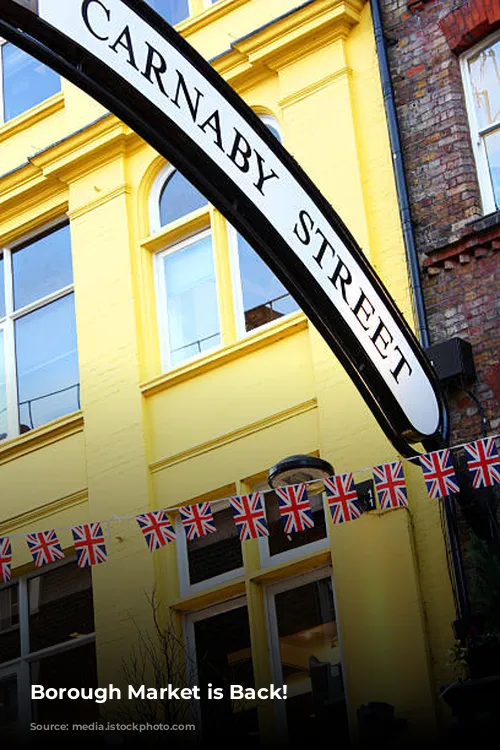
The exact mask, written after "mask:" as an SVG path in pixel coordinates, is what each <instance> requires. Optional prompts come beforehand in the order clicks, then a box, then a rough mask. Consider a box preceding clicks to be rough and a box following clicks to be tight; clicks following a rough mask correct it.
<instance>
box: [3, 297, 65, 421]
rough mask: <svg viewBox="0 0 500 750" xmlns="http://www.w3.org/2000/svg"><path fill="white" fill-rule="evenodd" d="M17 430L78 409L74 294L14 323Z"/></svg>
mask: <svg viewBox="0 0 500 750" xmlns="http://www.w3.org/2000/svg"><path fill="white" fill-rule="evenodd" d="M15 336H16V357H17V383H18V391H19V419H20V422H21V432H23V431H26V430H27V429H29V430H31V429H33V428H34V427H38V426H39V425H41V424H45V423H46V422H49V421H50V420H51V419H56V418H57V417H61V416H62V415H64V414H69V413H70V412H72V411H76V410H77V409H79V408H80V407H79V375H78V354H77V349H76V329H75V308H74V295H73V294H68V295H66V297H62V298H61V299H58V300H56V301H55V302H52V303H51V304H50V305H45V307H42V308H40V309H39V310H35V311H34V312H32V313H29V315H24V316H23V317H22V318H19V320H16V324H15Z"/></svg>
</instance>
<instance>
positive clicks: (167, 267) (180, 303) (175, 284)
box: [163, 237, 220, 365]
mask: <svg viewBox="0 0 500 750" xmlns="http://www.w3.org/2000/svg"><path fill="white" fill-rule="evenodd" d="M163 264H164V274H165V289H166V295H167V314H168V335H169V344H170V358H171V364H172V365H176V364H178V363H179V362H182V361H184V360H185V359H189V358H190V357H193V356H195V355H197V354H200V353H201V352H203V351H205V350H207V349H211V348H213V347H214V346H217V345H218V344H220V334H219V314H218V310H217V290H216V286H215V272H214V262H213V253H212V238H211V237H205V238H203V239H201V240H198V241H196V242H194V243H193V244H191V245H189V246H188V247H186V248H184V249H183V250H179V251H177V252H174V253H172V254H171V255H167V256H166V257H164V258H163Z"/></svg>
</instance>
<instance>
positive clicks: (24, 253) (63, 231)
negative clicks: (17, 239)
mask: <svg viewBox="0 0 500 750" xmlns="http://www.w3.org/2000/svg"><path fill="white" fill-rule="evenodd" d="M12 274H13V277H14V307H15V309H16V310H19V309H20V308H21V307H24V306H25V305H28V304H29V303H30V302H35V301H36V300H38V299H41V298H42V297H45V296H46V295H47V294H51V293H52V292H55V291H57V290H58V289H62V288H63V287H65V286H68V285H69V284H72V283H73V269H72V265H71V242H70V236H69V225H68V224H65V225H64V226H63V227H59V228H58V229H56V230H54V231H52V232H49V233H48V234H46V235H44V236H43V237H40V238H39V239H37V240H35V241H34V242H30V243H29V245H26V246H25V247H22V248H19V249H18V250H16V251H15V252H13V253H12Z"/></svg>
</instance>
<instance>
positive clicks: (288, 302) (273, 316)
mask: <svg viewBox="0 0 500 750" xmlns="http://www.w3.org/2000/svg"><path fill="white" fill-rule="evenodd" d="M238 253H239V261H240V276H241V287H242V293H243V310H244V313H245V330H246V331H251V330H253V329H254V328H258V327H259V326H262V325H264V324H265V323H269V322H271V321H272V320H277V319H278V318H281V317H283V315H287V314H288V313H291V312H294V311H295V310H298V309H299V306H298V305H297V303H296V302H295V300H294V299H293V297H292V296H291V295H290V294H289V293H288V292H287V290H286V289H285V287H284V286H283V284H282V283H281V281H278V279H277V278H276V276H275V275H274V273H273V272H272V271H271V269H270V268H269V267H268V266H267V265H266V264H265V263H264V261H263V260H261V258H260V257H259V256H258V255H257V253H256V252H255V250H254V249H253V248H252V247H251V246H250V245H249V244H248V242H247V241H246V240H245V239H244V238H243V237H242V236H241V235H238Z"/></svg>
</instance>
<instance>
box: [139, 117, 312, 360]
mask: <svg viewBox="0 0 500 750" xmlns="http://www.w3.org/2000/svg"><path fill="white" fill-rule="evenodd" d="M259 118H260V119H261V121H262V122H263V123H264V124H265V125H267V126H268V127H270V128H272V129H273V130H275V131H277V132H278V134H279V135H280V140H281V131H280V125H279V122H278V120H277V119H276V118H275V117H273V116H272V115H269V114H262V115H259ZM177 171H178V170H177V169H176V168H175V167H174V166H173V165H172V164H170V163H167V164H164V165H163V167H162V168H161V169H160V170H159V171H158V173H157V174H156V177H155V178H154V180H153V182H152V185H151V188H150V189H149V194H148V216H149V233H150V238H153V237H154V236H155V235H160V238H161V239H160V241H161V240H163V244H162V247H161V248H160V249H159V250H156V249H155V251H154V253H153V255H154V257H153V266H154V284H155V293H156V315H157V320H158V333H159V339H160V361H161V366H162V371H163V372H169V371H172V370H175V369H177V368H181V367H183V366H185V365H188V364H190V363H192V362H193V361H196V360H197V359H200V358H203V357H205V356H206V355H209V354H211V353H213V352H215V351H217V350H221V349H224V348H225V347H227V346H230V345H234V344H236V343H238V342H239V341H244V340H245V339H247V338H248V337H250V336H252V335H255V334H258V333H261V332H263V331H266V330H269V329H272V327H273V326H276V325H277V324H282V323H283V321H286V320H287V319H291V318H292V317H293V316H294V315H297V313H299V312H300V307H299V306H297V309H296V310H292V311H291V312H289V313H285V314H284V315H281V316H280V317H279V318H277V319H276V320H271V321H269V322H267V323H264V324H262V325H260V326H257V327H255V328H252V329H250V330H248V331H247V330H246V325H245V311H244V304H243V284H242V279H241V273H240V257H239V256H240V254H239V248H238V232H237V231H236V229H235V228H234V227H233V226H232V225H231V224H230V222H229V221H228V220H227V219H226V218H225V217H224V216H223V214H222V213H221V212H220V211H218V210H217V209H216V208H215V207H214V206H212V204H210V203H209V201H208V199H206V205H204V206H202V207H200V208H198V209H195V210H194V211H191V212H189V213H187V214H185V215H183V216H181V217H179V218H177V219H175V220H174V221H172V222H170V223H168V224H165V225H162V223H161V218H160V216H161V212H160V198H161V195H162V192H163V190H164V188H165V186H166V185H167V183H168V181H169V180H170V178H171V177H172V175H173V174H174V173H175V172H177ZM180 174H182V173H180ZM193 187H194V186H193ZM195 189H196V188H195ZM204 233H205V234H204ZM209 234H210V236H211V238H212V258H213V267H214V275H215V286H216V299H217V311H218V318H219V335H220V343H219V344H216V345H214V346H213V347H209V348H208V349H205V350H203V351H201V352H199V353H197V354H194V355H192V356H190V357H186V358H185V359H183V360H182V361H181V362H179V363H178V364H172V361H171V356H170V347H169V333H168V300H167V295H166V290H165V280H164V274H163V267H162V262H161V259H162V258H163V257H165V256H166V255H168V254H169V253H174V252H176V251H180V250H182V249H183V248H184V247H186V246H188V245H189V244H191V243H193V242H194V241H196V238H200V239H201V238H202V237H203V236H208V235H209Z"/></svg>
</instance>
